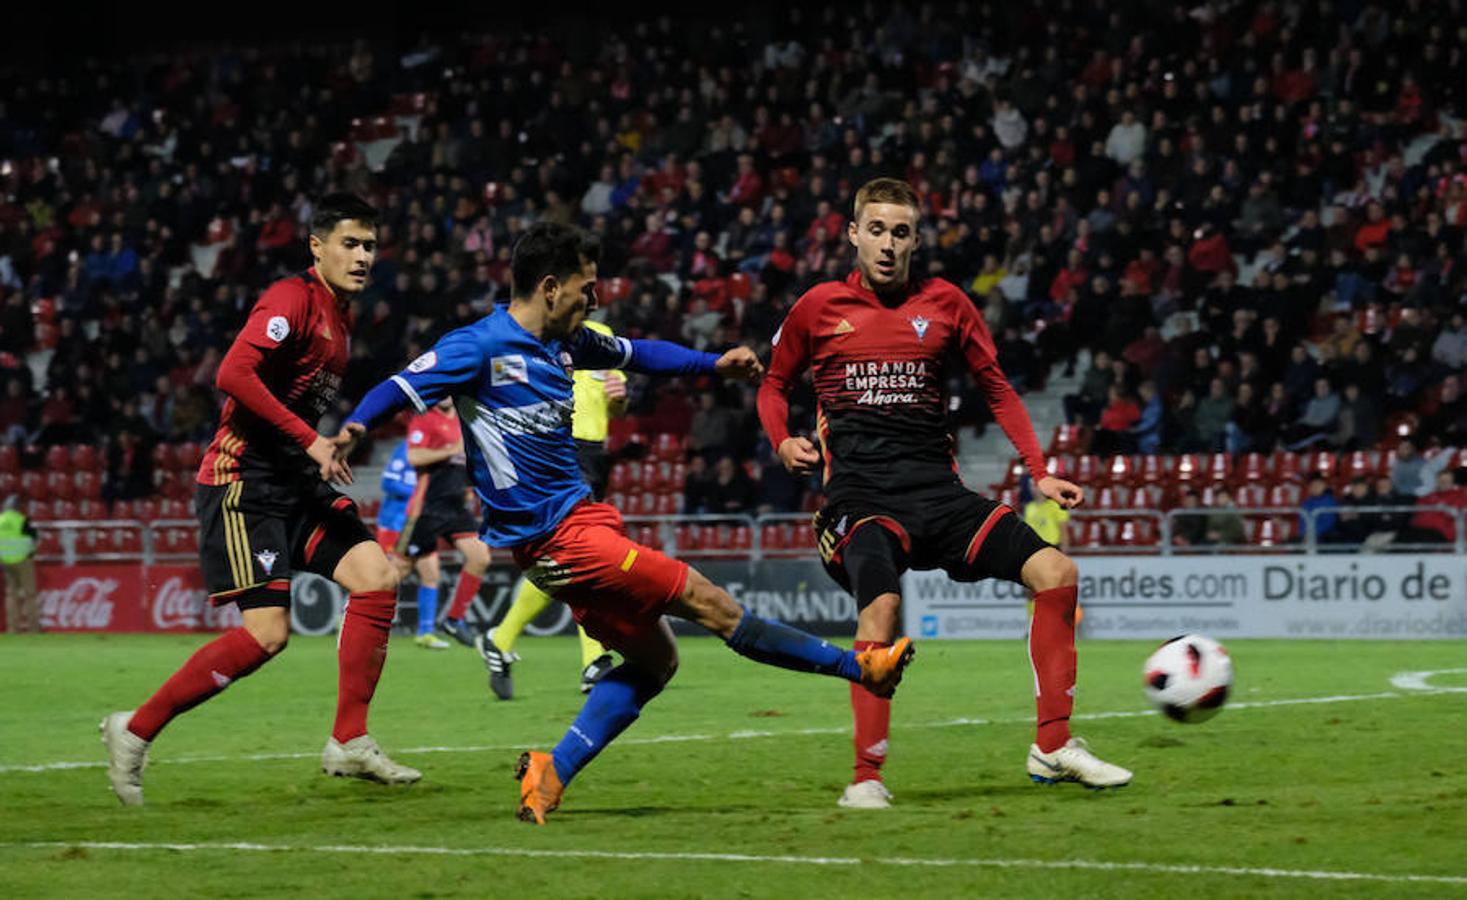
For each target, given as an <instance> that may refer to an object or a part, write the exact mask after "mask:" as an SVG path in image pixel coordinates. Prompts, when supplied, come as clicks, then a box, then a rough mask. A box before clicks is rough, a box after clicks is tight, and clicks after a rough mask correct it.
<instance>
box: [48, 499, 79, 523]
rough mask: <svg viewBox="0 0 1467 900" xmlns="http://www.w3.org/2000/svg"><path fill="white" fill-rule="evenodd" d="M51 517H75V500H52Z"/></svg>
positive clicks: (76, 516) (76, 515)
mask: <svg viewBox="0 0 1467 900" xmlns="http://www.w3.org/2000/svg"><path fill="white" fill-rule="evenodd" d="M51 518H53V519H75V518H78V514H77V509H76V501H74V500H61V499H57V500H52V501H51Z"/></svg>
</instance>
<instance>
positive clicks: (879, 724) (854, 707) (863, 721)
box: [851, 641, 891, 784]
mask: <svg viewBox="0 0 1467 900" xmlns="http://www.w3.org/2000/svg"><path fill="white" fill-rule="evenodd" d="M854 646H855V650H856V652H857V653H860V652H861V651H863V650H870V649H873V648H879V647H890V646H891V642H890V641H856V643H855V645H854ZM851 713H852V715H853V716H854V717H855V719H856V740H855V743H856V774H855V777H854V778H852V779H851V783H852V784H855V783H856V782H860V781H869V780H871V779H873V778H874V779H876V780H877V781H880V780H881V764H882V763H884V762H886V741H887V735H888V734H889V733H890V732H891V700H890V699H888V698H885V697H878V696H876V695H875V694H873V693H871V692H870V691H868V690H866V689H865V688H863V687H861V686H860V685H859V684H857V683H855V682H854V681H853V682H851Z"/></svg>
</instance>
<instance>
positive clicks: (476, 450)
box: [336, 222, 913, 824]
mask: <svg viewBox="0 0 1467 900" xmlns="http://www.w3.org/2000/svg"><path fill="white" fill-rule="evenodd" d="M599 256H600V246H599V244H598V243H597V241H596V239H595V238H594V237H593V236H592V235H590V234H588V233H587V232H585V231H582V230H581V229H579V228H575V227H573V226H568V225H560V224H556V223H548V222H545V223H541V224H538V225H536V226H534V227H532V228H530V229H529V230H528V231H527V232H526V233H525V235H524V236H523V237H522V238H521V239H520V240H519V242H518V243H517V244H516V245H515V248H514V256H513V260H512V262H511V270H512V271H511V275H512V279H513V285H512V287H513V300H512V301H511V303H510V305H509V306H508V307H507V308H497V309H495V311H494V312H493V313H491V314H490V315H488V316H486V317H485V318H483V319H481V320H479V321H478V322H476V323H474V324H473V325H469V326H467V327H464V328H460V329H458V330H456V331H452V332H450V333H449V334H447V335H445V336H444V337H443V339H442V340H440V341H439V342H438V343H437V344H435V345H434V346H433V348H432V349H430V350H429V351H428V352H427V353H424V354H423V355H422V356H420V357H419V358H418V359H416V360H414V361H413V362H412V364H411V365H409V366H408V367H407V369H405V370H404V371H402V372H401V373H399V374H397V375H394V376H393V377H392V378H391V379H389V380H387V381H384V382H383V383H381V384H379V385H377V386H376V387H375V388H373V389H372V390H371V391H369V392H368V393H367V395H366V396H365V397H364V398H362V402H361V404H360V405H359V406H358V407H357V409H356V410H355V411H353V412H352V414H351V415H350V416H348V417H347V420H346V424H345V427H344V428H343V430H342V433H341V434H340V435H338V436H337V438H336V443H337V452H338V454H339V455H340V456H342V457H345V456H346V454H348V453H349V452H350V451H351V449H352V446H353V445H354V444H355V442H356V440H357V439H358V438H360V437H361V435H362V434H363V433H364V432H365V431H366V430H367V429H369V428H371V427H372V426H373V425H375V424H376V423H377V422H380V421H383V420H385V419H386V418H388V417H390V416H392V415H394V414H395V413H396V412H397V411H399V410H400V409H402V408H403V407H405V406H407V405H408V404H411V405H413V406H414V407H416V408H417V409H418V410H419V411H422V410H423V409H426V408H427V407H428V406H430V405H431V404H433V403H436V402H437V401H438V400H439V399H440V398H442V397H445V396H451V397H453V398H454V402H455V405H456V406H457V407H458V412H459V416H460V418H461V420H462V423H463V430H464V434H465V437H466V440H465V444H466V450H467V452H468V459H469V472H470V475H471V478H472V480H473V483H474V488H475V490H476V491H477V492H478V495H479V498H480V500H482V501H483V506H484V523H483V539H484V541H485V542H486V543H488V544H489V545H491V546H495V547H506V548H509V549H511V550H512V552H513V554H514V558H515V562H516V563H517V564H518V565H519V566H520V567H521V568H523V569H524V570H525V575H526V577H527V578H529V579H530V580H531V581H532V582H533V583H534V584H535V585H536V586H537V587H539V588H540V589H541V590H543V591H545V592H546V593H548V594H550V595H551V596H553V597H556V598H558V599H560V600H563V601H564V602H565V603H566V604H567V605H569V606H570V607H571V610H572V612H573V613H574V615H575V617H576V620H577V621H578V622H580V623H581V625H582V626H583V627H585V629H586V631H587V633H589V634H590V635H591V636H592V637H595V638H597V639H598V640H600V641H601V642H602V643H604V644H606V645H607V646H608V647H611V648H613V649H616V650H618V651H620V652H621V654H622V656H623V657H624V658H625V660H626V661H625V662H624V663H623V664H622V665H620V666H618V667H617V668H615V669H613V670H612V671H611V672H610V673H608V674H607V675H606V677H605V678H603V679H602V680H601V681H600V682H599V683H598V684H597V685H596V687H595V688H594V689H593V690H592V691H591V693H590V695H589V696H588V697H587V698H586V704H585V706H584V707H583V708H582V709H581V713H580V715H579V716H578V717H577V718H576V721H575V723H574V724H573V725H571V728H570V731H569V732H567V734H566V736H565V737H564V738H563V739H562V740H561V741H560V743H559V744H558V745H556V747H555V750H554V752H553V753H541V752H535V751H531V752H527V753H525V754H523V755H521V756H520V759H519V763H518V766H517V769H516V775H517V777H519V779H520V806H519V817H520V818H521V819H523V820H526V821H534V822H537V823H539V824H544V822H545V814H546V813H548V812H550V811H551V810H553V809H555V808H556V806H558V805H559V803H560V798H561V794H562V792H563V791H564V786H565V785H566V784H567V783H569V781H570V780H571V778H573V777H574V776H575V774H576V773H577V772H579V771H580V770H581V769H582V768H583V767H584V766H585V765H586V764H587V763H589V762H590V761H591V759H592V758H594V757H595V755H596V754H597V753H599V752H600V751H601V749H602V748H603V747H605V746H606V745H607V744H608V743H610V741H611V740H613V739H614V738H615V737H616V736H617V735H618V734H620V733H621V732H622V731H624V730H626V728H627V727H628V726H629V725H631V724H632V722H634V721H636V719H637V717H638V715H639V714H640V713H641V709H642V707H643V706H644V705H646V703H647V702H648V701H650V700H651V699H652V698H653V697H655V696H656V695H657V694H658V693H659V692H661V690H662V688H663V685H665V684H666V683H667V681H668V679H670V678H671V677H672V675H673V673H674V672H675V671H676V670H677V646H676V643H675V642H674V640H673V635H672V629H671V628H669V627H668V626H667V623H665V622H664V621H663V620H662V616H663V615H664V614H668V615H675V616H680V617H682V618H685V619H688V620H690V621H693V622H696V623H698V624H699V625H702V626H703V627H705V628H707V629H708V630H709V631H712V632H713V633H714V634H717V635H718V636H719V637H721V638H723V640H724V641H725V642H726V643H727V644H728V645H729V646H730V647H731V648H733V649H734V650H735V651H736V652H738V653H740V654H742V655H744V656H747V657H749V658H751V659H754V660H757V661H759V662H763V663H768V664H770V665H776V666H781V667H784V668H788V669H794V670H797V671H805V672H816V673H820V674H825V675H834V676H838V677H842V678H845V679H847V680H849V681H856V682H859V683H861V684H863V685H865V686H866V687H867V688H868V689H870V690H871V691H872V692H874V693H877V694H880V695H883V696H890V694H891V693H892V692H893V691H895V690H896V686H897V683H898V682H899V681H900V680H901V676H902V671H903V669H904V668H905V667H906V665H907V663H908V662H909V661H910V660H911V658H912V653H913V650H912V646H911V642H910V640H908V639H906V638H903V639H902V640H901V641H899V642H897V643H896V644H895V645H893V646H892V647H889V648H881V649H878V650H871V651H867V652H865V653H861V654H856V653H855V652H853V651H850V650H842V649H840V648H838V647H835V646H832V645H831V644H828V643H826V642H825V641H822V640H820V639H818V638H815V637H812V636H811V635H808V634H805V633H804V632H802V631H798V630H796V629H794V628H791V627H789V626H787V625H784V624H781V623H779V622H772V621H767V620H764V619H761V618H759V617H758V616H755V615H753V614H752V613H750V612H748V611H747V610H745V609H744V608H742V607H741V606H739V605H738V604H737V603H735V602H734V600H733V598H732V597H730V596H729V595H728V593H727V592H725V591H724V590H723V589H722V588H719V587H717V586H715V585H714V584H713V583H712V582H710V581H709V580H708V579H707V578H705V577H703V576H702V575H701V574H700V573H698V572H697V571H696V570H694V569H692V568H690V567H689V566H688V565H687V564H686V563H682V562H679V561H678V560H675V559H671V558H669V557H667V556H664V555H663V554H662V553H659V552H658V551H656V550H653V549H651V548H649V547H644V546H641V545H640V544H637V543H635V542H633V541H632V540H630V539H629V538H628V537H627V536H626V533H625V530H624V527H623V525H622V519H621V514H620V513H619V512H617V510H616V509H615V508H614V507H612V506H609V505H607V504H605V503H597V502H595V501H594V500H593V499H592V498H591V497H590V493H591V489H590V487H589V486H588V485H587V484H586V481H585V479H584V478H583V477H582V475H581V472H580V468H579V466H578V465H577V464H576V445H575V441H574V439H573V438H572V435H571V411H572V408H573V402H572V380H571V375H572V372H573V366H575V365H581V366H584V367H587V368H596V369H611V368H617V369H630V370H632V371H636V372H645V373H648V374H661V375H677V374H699V373H707V374H714V373H716V374H719V375H722V376H724V377H726V378H736V379H744V380H752V379H755V378H757V377H758V376H759V375H760V373H761V372H762V370H763V367H762V366H761V365H760V364H759V361H758V358H757V357H756V356H755V355H754V353H753V351H751V350H749V349H748V348H746V347H737V348H735V349H733V350H730V351H728V352H727V353H725V354H723V355H722V356H715V355H713V354H711V353H700V352H697V351H693V350H689V349H688V348H686V347H682V346H679V345H677V344H671V343H667V342H663V341H633V340H628V339H626V338H621V337H614V336H611V335H605V334H600V333H598V332H595V331H592V330H590V329H588V328H582V327H581V325H582V323H583V322H584V321H585V318H586V314H587V312H589V311H590V310H591V309H592V308H594V305H595V302H596V301H595V285H596V263H597V259H598V257H599Z"/></svg>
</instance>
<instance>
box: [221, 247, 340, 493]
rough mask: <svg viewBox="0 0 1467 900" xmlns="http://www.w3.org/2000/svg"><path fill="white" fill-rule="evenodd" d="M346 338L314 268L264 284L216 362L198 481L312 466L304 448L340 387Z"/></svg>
mask: <svg viewBox="0 0 1467 900" xmlns="http://www.w3.org/2000/svg"><path fill="white" fill-rule="evenodd" d="M350 340H351V325H350V322H349V321H348V316H347V313H346V311H345V309H344V307H343V305H342V304H341V303H339V302H338V301H337V299H336V296H335V295H334V294H333V293H332V292H331V289H330V288H328V287H327V286H326V284H325V282H323V281H322V280H321V278H320V276H319V275H317V274H316V270H315V269H314V268H312V269H307V270H306V271H305V272H302V273H300V274H299V275H294V276H292V277H290V278H286V279H283V280H281V281H277V282H275V283H274V284H272V285H271V286H270V287H269V288H268V289H267V290H266V291H265V293H264V294H262V295H261V296H260V299H259V300H258V301H256V303H255V306H254V309H252V310H250V316H249V318H248V319H247V320H246V321H245V324H244V327H243V328H241V329H240V331H239V334H238V335H237V336H236V337H235V339H234V343H233V344H231V345H230V347H229V352H228V353H226V354H225V355H224V360H223V361H222V362H221V363H220V364H219V376H218V378H217V379H216V381H215V385H216V386H217V387H218V388H219V390H220V391H221V392H222V393H223V394H224V395H225V398H224V408H223V409H222V410H221V411H220V413H219V430H218V431H217V432H215V434H214V440H213V441H211V442H210V444H209V449H208V451H207V452H206V453H205V454H204V459H203V462H202V463H201V464H200V465H199V474H198V482H199V483H200V484H228V483H230V482H233V481H238V480H239V479H240V478H241V477H243V476H244V475H246V474H248V475H250V476H251V477H270V476H272V475H277V474H278V475H287V476H290V477H294V476H297V475H299V474H301V473H302V472H312V471H313V470H314V469H315V463H313V462H311V459H310V457H309V456H307V455H306V448H307V447H309V446H310V445H311V442H312V441H314V440H315V439H316V423H317V422H319V421H320V419H321V415H322V414H323V413H325V412H326V410H327V409H328V408H329V407H330V406H331V404H332V403H334V402H335V401H336V395H337V392H338V391H339V390H340V389H341V380H342V377H343V376H344V375H345V374H346V362H347V357H348V355H349V352H350V349H351V348H350Z"/></svg>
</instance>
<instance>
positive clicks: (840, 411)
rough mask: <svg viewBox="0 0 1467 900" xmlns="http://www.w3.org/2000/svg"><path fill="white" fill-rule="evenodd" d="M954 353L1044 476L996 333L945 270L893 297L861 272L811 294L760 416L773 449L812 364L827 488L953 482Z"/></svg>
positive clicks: (802, 303)
mask: <svg viewBox="0 0 1467 900" xmlns="http://www.w3.org/2000/svg"><path fill="white" fill-rule="evenodd" d="M955 360H962V361H963V363H964V364H966V367H967V368H968V370H969V371H970V372H971V373H972V374H973V377H974V378H975V379H976V380H977V382H978V385H979V387H980V388H981V389H982V390H983V392H984V395H985V397H986V398H987V400H988V403H989V406H990V407H992V409H993V414H994V417H995V418H996V419H997V420H998V423H999V425H1000V426H1001V427H1002V428H1003V430H1004V433H1005V434H1007V435H1008V437H1009V440H1011V441H1012V442H1013V444H1014V446H1015V447H1016V448H1018V451H1019V453H1020V455H1021V456H1022V457H1023V459H1024V463H1025V465H1026V466H1028V468H1029V470H1030V472H1031V473H1033V474H1034V477H1035V478H1036V480H1037V479H1038V478H1039V477H1040V476H1041V475H1043V474H1044V453H1043V451H1042V450H1041V449H1040V446H1039V440H1038V438H1037V437H1035V435H1034V426H1033V424H1032V423H1031V422H1030V421H1029V414H1028V412H1026V411H1025V409H1024V404H1023V402H1022V401H1021V400H1020V399H1019V396H1018V394H1017V393H1016V392H1015V391H1014V389H1013V388H1012V387H1011V386H1010V385H1009V382H1008V379H1007V378H1005V377H1004V374H1003V371H1002V370H1001V369H999V366H998V351H997V349H996V348H995V347H994V343H993V336H992V335H991V334H989V331H988V326H987V325H986V324H985V323H984V321H983V318H982V316H980V315H979V314H978V310H977V309H976V308H975V307H974V305H973V302H972V301H971V300H969V299H968V297H967V296H966V295H964V294H963V292H962V291H960V290H958V289H957V288H956V287H955V286H953V285H952V284H951V283H950V282H947V281H944V280H942V279H940V278H931V279H928V280H926V281H923V282H921V283H920V284H917V285H915V286H913V287H912V288H911V289H910V290H909V292H908V293H907V294H906V295H905V296H904V297H903V298H901V299H900V300H898V301H892V300H886V301H883V300H882V299H881V298H879V297H877V296H876V294H874V293H872V292H871V291H870V290H867V289H866V288H865V287H863V286H862V284H861V276H860V273H859V272H852V273H851V275H850V276H849V277H848V278H847V279H846V280H845V281H843V282H840V281H830V282H826V283H824V284H820V285H816V286H815V287H814V288H811V289H810V290H809V291H807V292H806V293H805V295H804V296H802V297H801V298H800V299H799V300H798V301H797V302H796V303H795V305H794V307H793V308H791V309H790V312H789V315H788V316H787V317H786V318H785V320H784V324H783V325H782V326H781V327H780V329H779V331H778V332H776V333H775V336H774V354H773V358H772V359H771V360H770V363H769V372H768V374H767V375H766V376H765V378H764V383H763V385H762V386H761V387H760V389H759V418H760V420H761V421H762V422H763V424H764V430H765V431H767V432H768V433H769V437H770V439H771V440H772V441H773V443H774V446H775V448H776V449H778V447H779V445H780V444H781V443H782V442H783V441H784V440H785V439H786V438H788V437H789V436H790V435H789V422H788V419H789V403H788V399H787V398H788V395H789V391H790V388H791V386H792V384H793V382H794V380H795V379H797V378H798V377H799V376H800V375H801V373H803V372H804V371H805V369H806V368H810V369H811V370H813V374H814V380H815V396H816V399H817V401H818V410H819V411H818V417H817V418H818V420H817V425H816V427H817V433H818V434H817V436H818V438H819V441H820V444H821V447H822V452H823V455H824V457H825V488H826V492H827V493H828V494H832V495H834V494H836V493H837V492H840V491H842V490H858V491H862V492H866V493H870V492H887V493H889V492H891V491H894V490H902V489H909V488H916V487H922V486H926V485H931V484H937V483H941V482H944V481H954V480H956V479H957V466H956V461H955V459H954V458H953V447H954V440H953V436H952V433H951V432H950V431H949V429H948V426H947V410H948V396H947V391H946V383H947V377H948V366H949V365H950V364H952V362H953V361H955Z"/></svg>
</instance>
